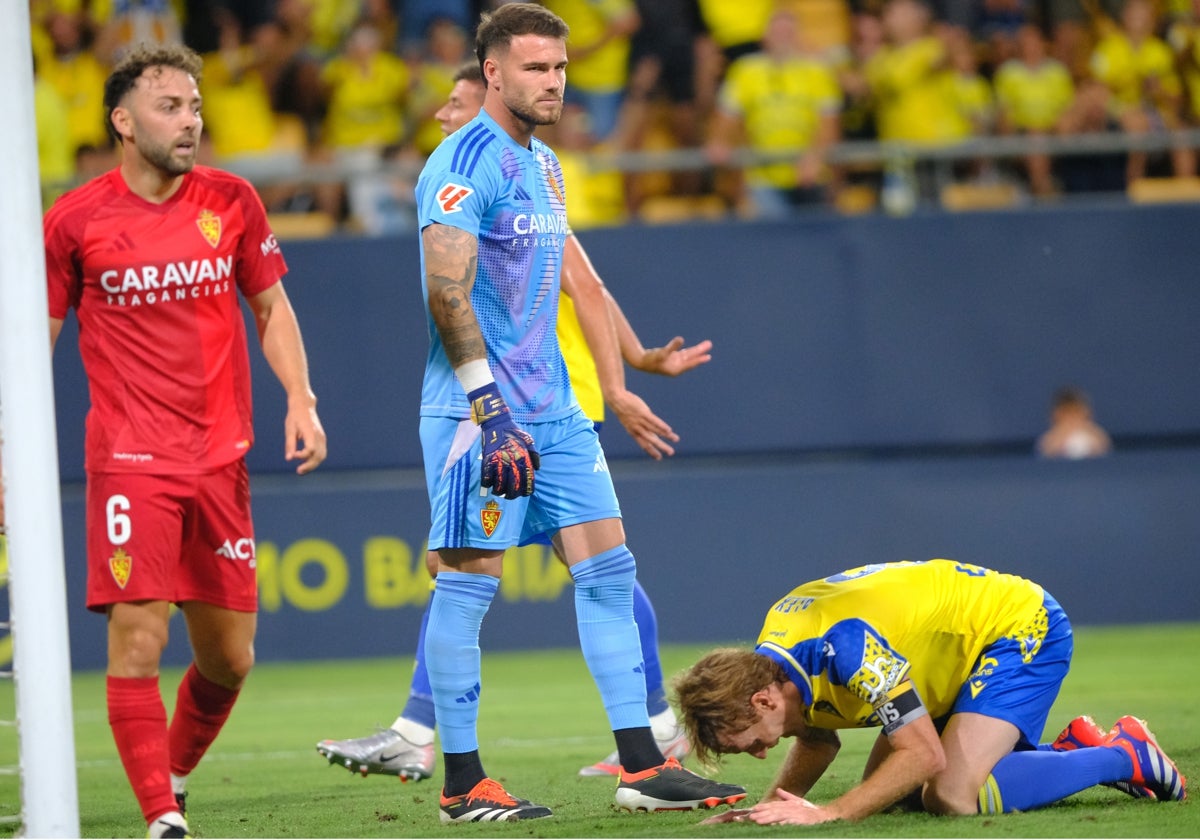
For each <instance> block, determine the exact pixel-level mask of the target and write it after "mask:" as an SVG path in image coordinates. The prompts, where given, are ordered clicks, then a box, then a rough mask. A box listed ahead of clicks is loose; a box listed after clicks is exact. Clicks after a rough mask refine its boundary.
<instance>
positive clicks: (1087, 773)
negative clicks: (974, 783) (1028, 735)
mask: <svg viewBox="0 0 1200 840" xmlns="http://www.w3.org/2000/svg"><path fill="white" fill-rule="evenodd" d="M1132 772H1133V767H1132V762H1131V761H1130V759H1129V754H1128V753H1126V752H1125V751H1124V750H1123V749H1121V748H1120V747H1084V748H1082V749H1077V750H1064V751H1062V752H1047V751H1045V750H1025V751H1023V752H1013V753H1009V754H1008V755H1006V756H1004V758H1002V759H1000V760H999V761H998V762H996V766H995V767H993V768H992V775H990V776H988V779H987V781H986V782H985V783H984V785H983V788H982V789H981V790H980V791H979V812H980V813H981V814H1000V813H1006V812H1009V811H1031V810H1033V809H1034V808H1041V807H1043V806H1045V805H1049V804H1050V803H1052V802H1057V801H1058V800H1060V799H1066V798H1067V797H1068V796H1070V795H1071V794H1073V793H1078V792H1079V791H1081V790H1086V789H1087V788H1090V787H1091V786H1092V785H1101V784H1106V783H1108V782H1119V781H1122V780H1124V779H1128V778H1129V776H1130V775H1131V773H1132Z"/></svg>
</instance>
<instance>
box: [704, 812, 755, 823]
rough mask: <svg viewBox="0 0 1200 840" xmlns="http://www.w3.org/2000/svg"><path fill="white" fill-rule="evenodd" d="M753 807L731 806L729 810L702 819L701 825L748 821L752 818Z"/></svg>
mask: <svg viewBox="0 0 1200 840" xmlns="http://www.w3.org/2000/svg"><path fill="white" fill-rule="evenodd" d="M751 810H753V809H751V808H730V809H729V810H728V811H722V812H721V813H719V814H713V815H712V816H711V817H708V818H707V819H704V820H701V821H700V825H717V824H719V823H731V822H746V821H747V820H748V819H750V812H751Z"/></svg>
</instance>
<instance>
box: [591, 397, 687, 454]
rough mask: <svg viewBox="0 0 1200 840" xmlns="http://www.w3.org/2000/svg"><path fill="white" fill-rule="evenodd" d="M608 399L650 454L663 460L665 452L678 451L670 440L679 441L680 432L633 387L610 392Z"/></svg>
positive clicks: (634, 437) (614, 412)
mask: <svg viewBox="0 0 1200 840" xmlns="http://www.w3.org/2000/svg"><path fill="white" fill-rule="evenodd" d="M605 401H606V402H607V403H608V407H609V408H611V409H612V411H613V414H615V415H617V419H618V420H620V421H621V425H622V426H624V427H625V431H627V432H629V436H630V437H631V438H633V439H634V440H635V441H637V445H638V446H640V447H641V448H642V451H644V452H645V453H646V454H647V455H649V456H650V457H651V458H653V459H654V460H655V461H661V460H662V457H663V456H664V455H674V454H675V448H674V447H673V446H671V444H672V443H679V435H677V434H676V433H675V431H674V430H673V429H672V428H671V426H670V424H668V423H667V421H666V420H663V419H662V418H661V417H659V416H658V415H657V414H655V413H654V412H653V411H651V410H650V406H649V405H647V404H646V401H645V400H643V399H642V398H641V397H639V396H638V395H637V394H635V393H633V392H632V391H621V392H620V393H618V394H612V395H608V398H607V399H606V400H605Z"/></svg>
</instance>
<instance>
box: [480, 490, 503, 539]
mask: <svg viewBox="0 0 1200 840" xmlns="http://www.w3.org/2000/svg"><path fill="white" fill-rule="evenodd" d="M502 514H503V511H501V510H500V505H498V504H497V503H496V500H495V499H488V503H487V504H486V505H484V507H483V510H481V511H479V522H480V524H482V525H483V533H484V536H488V537H490V536H491V535H492V534H493V533H494V532H495V530H496V526H497V525H499V524H500V517H501V515H502Z"/></svg>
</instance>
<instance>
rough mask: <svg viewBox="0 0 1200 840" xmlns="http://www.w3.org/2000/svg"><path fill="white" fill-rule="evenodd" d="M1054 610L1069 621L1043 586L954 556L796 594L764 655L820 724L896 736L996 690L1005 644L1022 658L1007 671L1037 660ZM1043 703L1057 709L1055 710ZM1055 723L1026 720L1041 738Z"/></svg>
mask: <svg viewBox="0 0 1200 840" xmlns="http://www.w3.org/2000/svg"><path fill="white" fill-rule="evenodd" d="M1047 603H1049V604H1050V605H1052V606H1053V608H1054V609H1055V610H1056V611H1057V612H1058V613H1059V614H1061V611H1060V610H1057V604H1054V602H1053V599H1049V598H1048V597H1047V596H1046V595H1045V593H1044V592H1043V590H1042V588H1041V587H1040V586H1038V585H1037V584H1036V583H1033V582H1032V581H1029V580H1026V579H1024V578H1021V577H1017V576H1014V575H1008V574H1002V573H1000V572H995V571H992V570H990V569H985V568H983V567H980V566H972V565H968V564H965V563H957V562H955V561H953V560H943V559H938V560H929V561H925V562H899V563H884V564H879V565H870V566H861V567H859V568H856V569H850V570H848V571H845V572H842V573H840V574H836V575H833V576H831V577H827V578H824V579H822V580H817V581H812V582H810V583H806V584H803V585H802V586H799V587H797V588H796V589H794V590H792V591H791V592H790V593H788V595H787V596H786V597H784V598H782V599H781V600H780V601H778V602H777V603H776V604H775V605H774V606H773V607H771V610H770V611H769V612H768V613H767V618H766V621H765V623H764V624H763V628H762V632H761V634H760V635H759V637H758V645H757V648H756V650H757V652H758V653H761V654H763V655H765V656H768V657H770V658H771V659H773V660H775V661H776V662H778V663H779V664H780V665H781V666H782V667H783V669H784V671H785V672H786V673H787V675H788V677H789V678H790V680H791V681H792V682H793V683H795V685H796V687H797V688H798V689H799V691H800V694H801V698H802V700H803V702H804V705H805V706H806V709H807V711H806V716H807V719H808V723H809V724H810V725H811V726H815V727H819V728H823V729H847V728H859V727H871V726H883V727H884V731H885V732H890V731H892V730H894V729H895V728H898V727H899V726H902V725H903V724H904V723H907V722H909V721H910V720H912V719H914V718H915V717H919V716H920V715H922V714H924V713H926V712H928V714H930V715H931V716H932V717H933V718H934V719H935V720H937V719H939V718H943V717H944V716H946V715H949V714H950V713H951V711H954V710H962V709H961V707H960V705H959V704H960V700H961V698H962V697H963V692H964V691H966V692H968V693H969V692H970V683H971V681H972V680H973V679H976V678H977V676H978V679H979V680H981V681H982V682H981V685H982V686H984V687H986V686H987V682H988V680H989V679H991V678H992V674H993V672H994V671H995V670H996V669H995V668H993V667H992V666H991V665H990V664H989V661H994V662H997V665H998V664H999V662H998V660H997V659H996V658H995V657H992V656H990V652H992V651H994V650H996V649H997V646H998V644H999V646H1000V647H1001V648H1003V649H1004V650H1005V651H1011V660H1012V662H1011V664H1010V663H1009V662H1008V660H1007V658H1006V661H1005V665H1006V667H1015V668H1016V669H1018V670H1019V669H1020V667H1021V663H1024V664H1028V663H1030V662H1032V661H1033V659H1034V657H1036V656H1037V655H1038V653H1039V652H1040V650H1041V647H1042V644H1043V641H1044V640H1045V638H1046V632H1047V628H1048V625H1049V620H1048V617H1047V606H1046V605H1047ZM1063 624H1064V625H1065V616H1063ZM1067 632H1068V634H1069V628H1068V631H1067ZM1068 639H1069V635H1068ZM1069 658H1070V656H1069V645H1068V652H1067V655H1066V659H1067V661H1069ZM985 666H986V668H985ZM984 670H986V671H987V673H986V675H984V673H983V672H984ZM1055 673H1056V674H1057V673H1058V669H1057V668H1056V669H1055ZM1062 675H1065V666H1064V669H1063V670H1062ZM1057 679H1058V681H1059V682H1060V681H1061V675H1059V676H1058V677H1057ZM997 681H999V677H997ZM1057 684H1058V683H1057V682H1055V683H1054V691H1053V693H1052V694H1051V695H1050V701H1051V702H1052V700H1053V695H1054V694H1056V693H1057ZM982 690H983V689H982V688H981V689H980V691H982ZM979 693H980V692H979V691H977V692H975V694H976V695H978V694H979ZM1038 693H1039V696H1040V695H1041V694H1044V692H1043V691H1041V689H1040V688H1039V689H1038ZM1005 696H1007V695H1005ZM1027 699H1028V695H1027V697H1026V699H1024V700H1022V703H1025V704H1026V705H1028V703H1027V702H1026V701H1027ZM1016 705H1017V706H1018V707H1020V706H1021V703H1017V704H1016ZM1034 705H1035V706H1036V705H1039V704H1038V703H1034ZM1041 705H1044V706H1045V711H1046V712H1047V713H1048V711H1049V705H1050V703H1049V702H1045V703H1042V704H1041ZM972 710H974V709H972ZM1038 710H1039V711H1040V706H1039V709H1038ZM986 713H991V714H993V716H996V717H1001V718H1004V719H1010V714H1009V712H1008V711H1000V712H995V713H993V712H991V711H990V710H988V711H987V712H986ZM1020 713H1021V712H1020V709H1018V712H1017V713H1014V714H1012V715H1011V716H1012V717H1019V716H1020ZM1035 717H1037V715H1035ZM1044 722H1045V719H1044V717H1042V718H1041V724H1039V723H1038V722H1037V721H1036V720H1035V721H1033V722H1032V723H1026V722H1025V721H1023V720H1022V721H1019V722H1018V721H1014V723H1016V724H1017V725H1018V728H1020V729H1021V730H1022V732H1023V733H1026V731H1027V730H1030V731H1032V730H1033V729H1037V731H1036V732H1034V733H1032V736H1031V737H1032V738H1033V739H1036V738H1037V737H1039V736H1040V734H1041V729H1040V726H1041V725H1044ZM1034 743H1036V740H1034Z"/></svg>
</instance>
